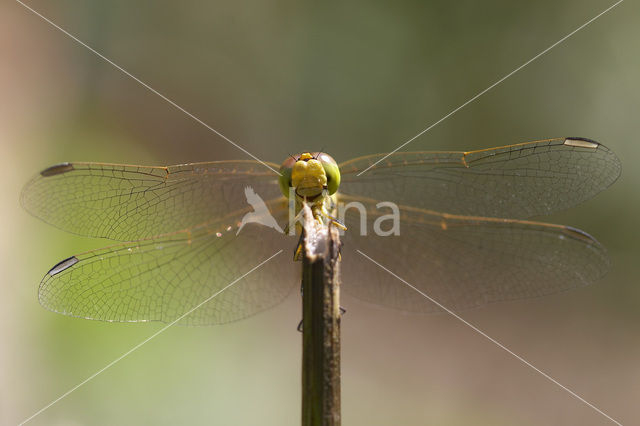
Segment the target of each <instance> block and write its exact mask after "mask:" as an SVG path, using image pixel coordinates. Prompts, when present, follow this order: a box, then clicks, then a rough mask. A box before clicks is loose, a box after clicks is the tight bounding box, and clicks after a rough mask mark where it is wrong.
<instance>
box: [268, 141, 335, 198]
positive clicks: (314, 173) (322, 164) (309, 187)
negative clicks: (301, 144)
mask: <svg viewBox="0 0 640 426" xmlns="http://www.w3.org/2000/svg"><path fill="white" fill-rule="evenodd" d="M280 173H281V174H282V176H280V180H279V183H280V189H281V190H282V193H283V195H284V196H285V197H287V198H288V197H289V189H290V188H293V189H294V190H295V194H296V196H297V197H299V198H306V199H310V200H313V199H314V198H315V197H318V196H319V195H321V194H322V191H324V190H326V191H327V192H328V193H329V195H333V194H335V192H336V191H337V190H338V187H339V186H340V169H339V168H338V164H337V163H336V161H335V160H334V159H333V158H332V157H331V156H330V155H328V154H325V153H323V152H316V153H313V154H311V153H309V152H304V153H302V154H300V155H299V156H298V157H297V158H296V157H290V158H288V159H287V160H285V161H284V163H282V166H280Z"/></svg>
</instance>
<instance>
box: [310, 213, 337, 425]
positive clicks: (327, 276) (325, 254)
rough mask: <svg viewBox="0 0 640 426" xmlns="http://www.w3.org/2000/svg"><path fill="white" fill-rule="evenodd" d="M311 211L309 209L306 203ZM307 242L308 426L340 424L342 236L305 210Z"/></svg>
mask: <svg viewBox="0 0 640 426" xmlns="http://www.w3.org/2000/svg"><path fill="white" fill-rule="evenodd" d="M305 208H306V209H307V210H308V208H307V207H305ZM304 220H305V226H304V229H305V230H304V231H303V241H302V250H303V256H302V265H303V266H302V425H303V426H311V425H313V426H318V425H332V426H338V425H340V298H339V294H340V291H339V290H340V280H339V248H340V237H339V234H338V230H337V229H336V228H335V227H332V226H329V228H327V227H324V226H320V225H319V224H318V223H317V222H316V221H315V220H314V219H313V217H312V215H311V212H310V211H308V212H305V216H304Z"/></svg>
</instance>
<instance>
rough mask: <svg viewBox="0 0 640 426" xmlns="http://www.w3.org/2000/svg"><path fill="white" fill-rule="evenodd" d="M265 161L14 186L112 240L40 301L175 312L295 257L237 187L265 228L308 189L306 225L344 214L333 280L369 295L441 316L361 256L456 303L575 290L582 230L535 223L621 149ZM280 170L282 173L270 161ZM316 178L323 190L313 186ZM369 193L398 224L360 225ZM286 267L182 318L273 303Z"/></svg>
mask: <svg viewBox="0 0 640 426" xmlns="http://www.w3.org/2000/svg"><path fill="white" fill-rule="evenodd" d="M303 157H304V158H303ZM309 160H312V161H315V162H317V163H319V164H320V167H319V168H318V167H317V164H316V165H315V166H314V167H315V168H314V170H315V172H314V173H315V174H311V175H308V174H303V176H302V178H300V170H298V175H297V177H296V172H295V171H294V170H295V168H296V165H297V164H298V163H300V162H306V161H309ZM266 164H267V165H268V166H269V167H265V165H264V164H262V163H260V162H258V161H252V160H239V161H211V162H201V163H191V164H182V165H176V166H157V167H153V166H137V165H123V164H105V163H82V162H74V163H63V164H58V165H55V166H52V167H49V168H47V169H45V170H43V171H42V172H40V173H39V174H38V175H37V176H36V177H34V178H33V179H32V180H31V181H30V182H29V183H28V184H27V185H26V186H25V188H24V189H23V192H22V195H21V202H22V205H23V206H24V207H25V208H26V210H27V211H29V212H30V213H31V214H33V215H34V216H36V217H38V218H40V219H42V220H44V221H45V222H47V223H49V224H51V225H53V226H56V227H58V228H60V229H62V230H65V231H68V232H72V233H75V234H79V235H83V236H89V237H96V238H104V239H108V240H113V243H112V245H110V246H108V247H106V248H102V249H98V250H92V251H88V252H85V253H81V254H76V255H74V256H71V257H69V258H67V259H65V260H63V261H61V262H59V263H58V264H56V265H55V266H54V267H53V268H51V269H50V270H49V271H48V272H47V273H46V274H45V275H44V278H43V279H42V282H41V283H40V286H39V291H38V298H39V302H40V303H41V304H42V306H44V307H45V308H47V309H49V310H51V311H54V312H58V313H62V314H66V315H71V316H74V317H80V318H87V319H94V320H103V321H119V322H142V321H162V322H167V323H168V322H171V321H174V320H175V319H177V318H179V317H180V316H181V315H183V314H184V313H185V312H187V311H188V310H189V309H191V308H192V307H193V306H196V305H198V304H199V303H201V302H202V301H203V300H206V299H207V298H209V297H210V296H211V295H212V294H215V293H216V292H219V291H220V290H221V289H224V288H225V287H227V286H228V284H229V283H231V282H233V281H234V280H237V279H238V277H240V276H243V274H246V273H247V271H249V270H250V269H251V268H252V266H254V265H257V264H259V263H260V262H262V261H264V260H265V259H268V258H270V257H271V256H273V254H274V253H276V252H278V251H279V250H285V251H287V252H291V250H292V248H293V247H295V239H296V237H295V235H294V236H292V235H289V234H291V233H290V232H289V233H287V232H282V230H281V229H276V228H278V227H277V226H264V224H261V223H258V222H259V221H258V222H255V221H248V222H243V218H244V217H245V215H247V214H248V213H252V212H254V206H252V205H250V204H249V203H248V199H249V195H248V194H249V193H255V194H258V195H259V197H260V200H263V203H264V206H265V207H266V208H267V209H268V212H269V214H270V215H271V216H272V218H273V219H275V222H276V223H278V224H286V223H287V221H288V220H289V218H290V214H289V209H290V207H289V204H290V203H289V200H288V197H287V191H291V190H293V192H294V193H295V195H294V196H295V197H301V198H303V199H305V200H309V199H312V198H313V197H319V198H317V199H315V200H313V202H312V205H315V206H316V208H315V210H314V215H316V216H317V218H318V220H320V221H322V220H329V221H335V223H337V224H342V223H343V225H344V228H346V231H345V232H344V233H343V236H342V243H343V245H342V249H341V263H342V265H341V274H342V284H341V288H342V289H343V291H344V292H345V293H346V294H349V295H351V296H354V297H356V298H358V299H360V300H363V301H365V302H368V303H372V304H376V305H382V306H386V307H390V308H393V309H398V310H402V311H408V312H422V313H432V312H438V311H440V310H441V309H440V307H439V306H437V305H436V304H434V303H432V302H431V301H429V300H427V299H425V298H424V297H423V296H421V295H420V294H418V293H417V292H416V291H415V290H413V289H411V288H409V287H408V286H406V285H404V284H403V283H401V282H400V281H398V280H397V279H396V278H394V277H393V276H391V275H390V274H388V273H386V272H385V271H383V270H382V269H380V268H378V267H377V266H376V265H374V264H372V263H371V261H370V260H368V259H366V258H365V257H363V256H362V255H360V254H359V253H358V250H360V251H362V252H363V253H366V254H367V256H370V257H371V258H373V259H378V260H380V261H381V262H382V263H384V265H385V266H386V267H387V268H389V269H390V270H392V271H393V272H395V273H396V274H398V275H399V276H402V277H403V279H404V280H406V281H407V282H409V283H411V285H413V286H414V287H416V288H417V289H419V290H420V291H422V292H424V293H425V294H427V295H429V296H430V297H431V298H433V299H434V300H436V301H437V302H439V303H440V304H441V305H443V306H446V307H447V308H448V309H452V310H462V309H468V308H474V307H477V306H481V305H485V304H488V303H492V302H497V301H505V300H514V299H523V298H531V297H537V296H543V295H548V294H553V293H557V292H561V291H564V290H568V289H571V288H574V287H580V286H585V285H588V284H591V283H593V282H595V281H597V280H598V279H599V278H601V277H602V276H603V275H604V274H605V273H606V272H607V270H608V269H609V259H608V256H607V253H606V250H605V248H604V247H603V246H602V245H601V244H600V243H599V242H598V241H597V240H596V239H595V238H594V237H592V236H590V235H589V234H587V233H586V232H584V231H581V230H579V229H576V228H573V227H570V226H564V225H556V224H548V223H543V222H538V221H534V220H531V218H533V217H537V216H543V215H548V214H550V213H553V212H557V211H560V210H564V209H567V208H570V207H572V206H575V205H577V204H579V203H581V202H583V201H585V200H587V199H590V198H592V197H593V196H595V195H596V194H597V193H599V192H601V191H602V190H604V189H605V188H607V187H608V186H610V185H611V184H613V183H614V182H615V180H616V179H617V178H618V176H619V175H620V171H621V165H620V161H619V159H618V158H617V157H616V155H615V154H614V153H613V152H612V151H611V150H609V149H608V148H607V147H605V146H604V145H602V144H600V143H598V142H596V141H593V140H590V139H586V138H577V137H568V138H555V139H546V140H539V141H534V142H526V143H519V144H514V145H508V146H502V147H497V148H490V149H481V150H475V151H466V152H465V151H419V152H394V153H392V154H375V155H367V156H363V157H359V158H355V159H352V160H348V161H345V162H342V163H339V164H338V163H336V162H335V161H334V160H333V159H332V158H331V157H330V156H329V155H327V154H324V153H316V154H306V156H305V155H304V154H303V155H300V156H293V157H291V158H289V159H287V160H286V161H285V162H284V163H283V164H282V166H278V165H277V164H274V163H266ZM278 167H280V168H279V170H280V174H278V173H276V172H275V171H273V170H271V168H273V169H278ZM365 171H366V172H365ZM363 172H364V173H363ZM323 174H324V177H323ZM292 175H293V176H292ZM294 178H295V179H294ZM323 179H324V180H323ZM310 182H311V183H310ZM314 185H320V187H321V188H322V189H323V190H324V191H323V192H322V195H317V194H316V193H314V192H313V191H311V190H310V189H309V188H311V187H312V186H314ZM248 188H251V191H247V189H248ZM310 191H311V192H310ZM289 196H291V195H289ZM329 201H330V202H331V203H347V204H348V203H358V205H359V206H361V207H360V209H346V210H345V212H344V218H340V220H337V219H334V218H333V216H331V215H330V214H329V212H328V211H327V210H326V209H325V208H324V207H326V205H327V204H325V203H328V202H329ZM381 202H392V203H394V205H396V206H397V208H398V215H399V231H400V232H398V233H392V234H391V235H387V234H389V233H386V234H385V235H378V233H376V232H372V228H374V227H375V222H376V220H379V219H380V218H382V217H383V216H384V215H386V214H388V211H387V210H384V209H380V208H379V206H380V203H381ZM362 211H364V212H366V218H365V219H364V221H362V214H361V213H362ZM240 228H242V229H240ZM363 231H364V232H363ZM367 231H368V232H367ZM294 234H295V233H294ZM298 268H299V267H298ZM298 268H297V267H296V263H295V262H293V261H292V257H291V256H286V255H280V256H276V257H274V258H273V259H271V260H270V261H268V262H266V263H264V265H262V266H261V267H260V268H259V269H257V270H256V271H255V272H252V273H251V274H248V275H246V276H245V277H244V278H242V279H241V280H239V281H238V282H237V283H236V284H234V285H233V286H229V287H228V288H226V289H225V290H224V291H222V292H220V294H218V295H217V296H216V297H215V298H213V299H212V300H210V301H209V302H207V303H206V304H204V305H203V306H201V307H200V308H199V309H197V310H195V311H194V312H192V313H191V314H190V315H188V316H186V317H184V318H182V319H180V321H179V323H181V324H189V325H210V324H221V323H226V322H230V321H235V320H239V319H242V318H246V317H248V316H251V315H254V314H256V313H258V312H260V311H263V310H265V309H268V308H271V307H273V306H275V305H277V304H278V303H279V302H281V301H282V300H284V299H285V298H286V297H287V296H288V295H289V294H290V293H291V292H292V291H293V289H294V288H296V284H298V285H299V280H300V275H299V270H298Z"/></svg>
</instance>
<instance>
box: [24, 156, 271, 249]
mask: <svg viewBox="0 0 640 426" xmlns="http://www.w3.org/2000/svg"><path fill="white" fill-rule="evenodd" d="M272 166H274V167H277V166H275V165H273V164H272ZM245 186H251V187H252V188H253V189H254V190H255V192H256V193H257V194H258V195H259V196H260V197H262V199H264V200H269V199H272V198H275V197H278V196H279V195H280V191H279V189H278V184H277V175H276V174H275V173H274V172H272V171H271V170H269V169H268V168H266V167H265V166H264V165H262V164H260V163H258V162H255V161H217V162H209V163H193V164H183V165H178V166H168V167H145V166H130V165H122V164H101V163H63V164H59V165H56V166H52V167H49V168H48V169H45V170H43V171H42V172H41V173H40V174H39V175H38V176H36V177H35V178H34V179H32V180H31V181H30V182H29V183H28V184H27V185H26V186H25V188H24V190H23V191H22V197H21V200H22V204H23V205H24V207H25V208H26V209H27V210H28V211H29V212H30V213H32V214H33V215H35V216H37V217H39V218H41V219H43V220H44V221H45V222H47V223H50V224H52V225H54V226H56V227H58V228H61V229H63V230H65V231H69V232H73V233H76V234H80V235H86V236H91V237H104V238H109V239H112V240H118V241H132V240H137V239H141V238H150V237H153V236H156V235H161V234H166V233H171V232H176V231H179V230H183V229H189V228H192V227H194V226H197V225H200V224H202V223H205V222H209V221H211V220H212V219H217V218H220V217H222V216H224V215H226V214H228V213H230V212H233V211H235V210H238V209H241V208H244V207H245V206H246V205H247V201H246V199H245V194H244V188H245Z"/></svg>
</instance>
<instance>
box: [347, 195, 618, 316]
mask: <svg viewBox="0 0 640 426" xmlns="http://www.w3.org/2000/svg"><path fill="white" fill-rule="evenodd" d="M344 201H345V202H349V201H359V202H361V203H363V205H365V206H366V208H367V219H368V220H367V234H368V235H366V236H360V235H359V232H357V231H358V230H359V226H360V221H359V215H358V214H357V211H355V210H347V212H346V217H345V222H346V225H347V227H348V228H349V229H348V230H347V231H346V233H345V236H344V237H343V241H344V247H343V250H342V259H343V266H342V268H341V271H342V274H343V277H342V288H343V289H344V291H345V292H346V293H348V294H351V295H353V296H355V297H357V298H360V299H362V300H365V301H368V302H371V303H375V304H379V305H385V306H389V307H392V308H396V309H400V310H405V311H413V312H435V311H439V310H440V309H439V308H438V307H437V306H436V305H435V304H433V303H431V302H429V301H428V300H427V299H425V298H424V297H423V296H421V295H420V294H418V293H417V292H416V291H414V290H412V289H410V288H409V287H407V286H406V285H405V284H403V283H402V282H401V281H399V280H397V279H396V278H394V277H393V276H391V275H390V274H389V273H388V272H386V271H384V270H382V269H381V268H379V267H378V266H376V265H375V264H373V263H372V262H371V261H369V260H367V259H366V258H364V257H363V256H362V255H360V254H359V253H358V252H357V250H361V251H362V252H363V253H365V254H366V255H368V256H370V257H371V258H373V259H375V260H376V261H378V262H380V263H381V264H382V265H384V266H385V267H387V268H388V269H389V270H391V271H392V272H393V273H395V274H397V275H398V276H400V277H402V278H403V279H405V280H406V281H408V282H409V283H410V284H412V285H413V286H415V287H417V288H419V289H420V290H422V291H424V292H425V293H426V294H428V295H429V296H431V297H433V298H434V299H435V300H437V301H438V302H439V303H441V304H443V305H444V306H446V307H447V308H449V309H453V310H459V309H467V308H472V307H476V306H480V305H483V304H486V303H490V302H495V301H501V300H511V299H522V298H530V297H537V296H542V295H547V294H552V293H556V292H560V291H563V290H567V289H571V288H574V287H579V286H584V285H587V284H590V283H592V282H594V281H596V280H597V279H598V278H600V277H601V276H602V275H604V274H605V273H606V271H607V270H608V268H609V261H608V257H607V255H606V252H605V250H604V248H603V247H602V246H601V245H600V244H599V243H598V242H597V241H596V240H595V239H593V238H592V237H591V236H589V235H588V234H586V233H584V232H582V231H580V230H577V229H574V228H570V227H566V226H560V225H550V224H545V223H538V222H530V221H523V220H513V219H498V218H483V217H470V216H459V215H450V214H443V213H438V212H433V211H428V210H424V209H418V208H411V207H403V206H400V214H401V219H402V220H401V222H400V229H399V230H400V235H399V236H386V237H385V236H378V235H376V234H375V233H374V232H372V231H373V223H375V221H377V220H381V218H383V217H382V215H387V214H389V213H390V209H389V208H381V209H377V208H376V207H375V204H376V200H368V199H363V198H353V199H352V198H350V197H346V199H344ZM383 219H384V218H383ZM391 224H392V223H391V221H390V220H383V221H382V222H380V223H379V226H380V228H381V229H382V230H383V231H384V230H389V229H390V228H391Z"/></svg>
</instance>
